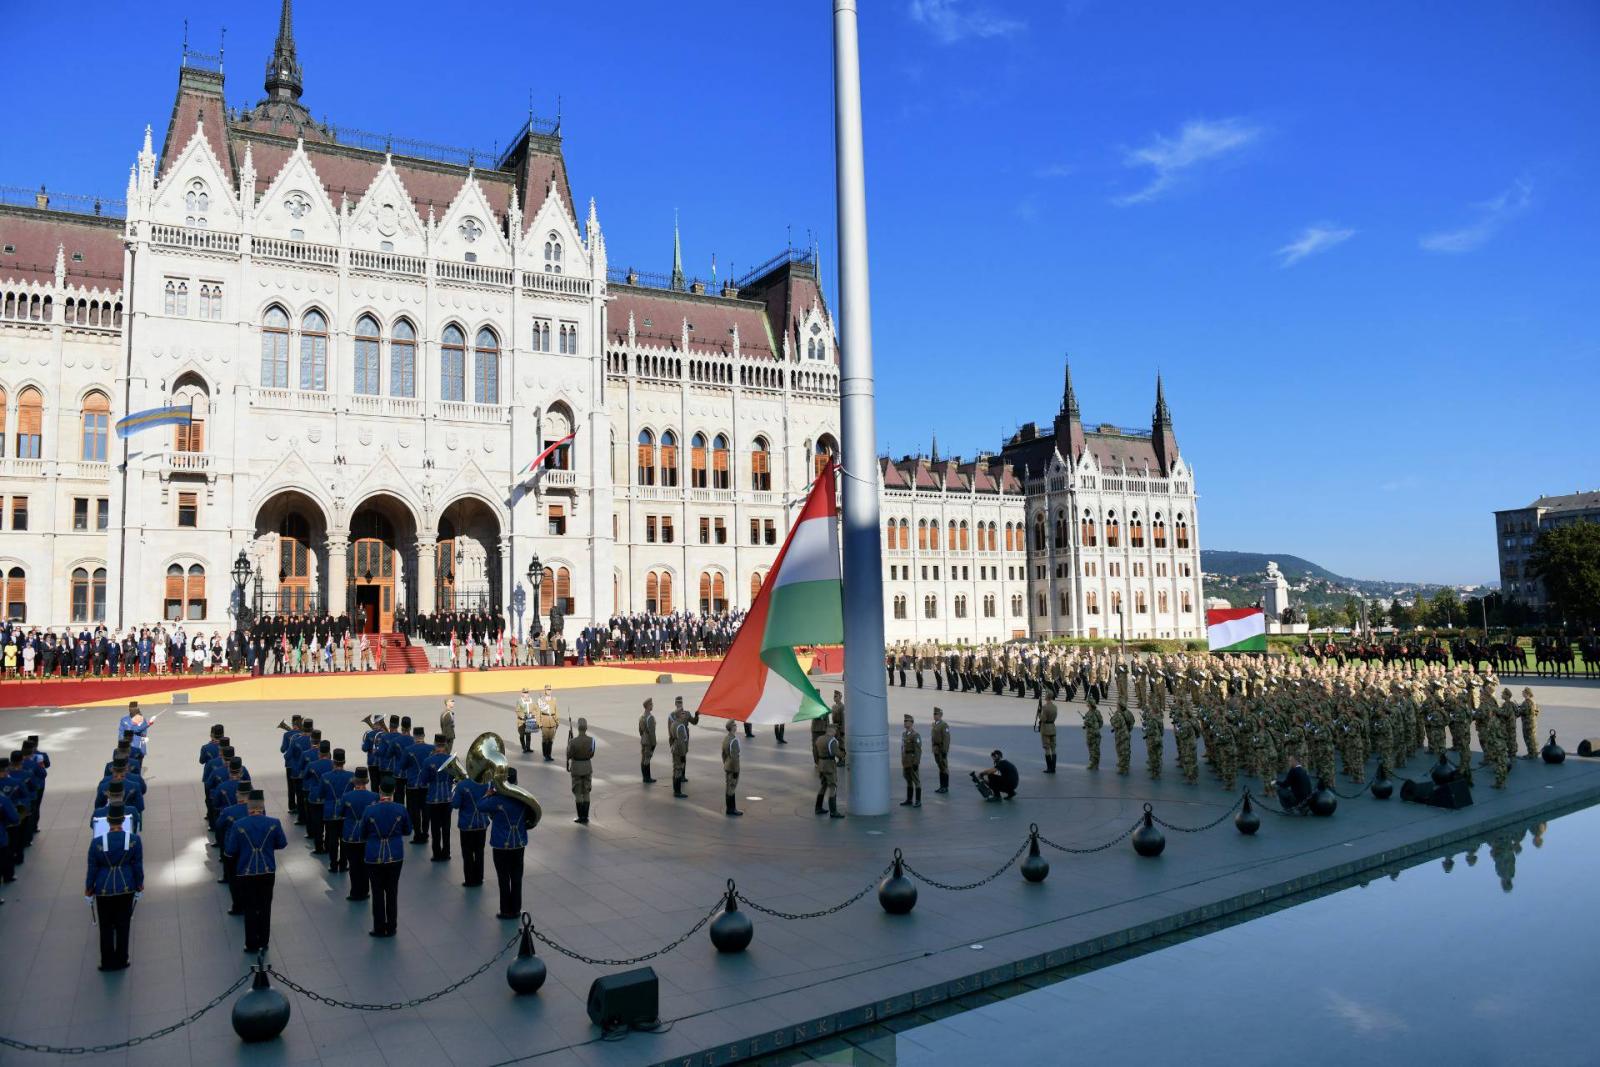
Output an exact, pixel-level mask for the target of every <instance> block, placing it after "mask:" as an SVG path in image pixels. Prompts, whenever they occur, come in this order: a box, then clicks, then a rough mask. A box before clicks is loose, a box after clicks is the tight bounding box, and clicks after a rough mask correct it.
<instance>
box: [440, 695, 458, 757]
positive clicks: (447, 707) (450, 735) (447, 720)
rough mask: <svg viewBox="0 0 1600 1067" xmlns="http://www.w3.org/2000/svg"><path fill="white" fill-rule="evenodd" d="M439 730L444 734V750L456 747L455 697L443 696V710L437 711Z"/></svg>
mask: <svg viewBox="0 0 1600 1067" xmlns="http://www.w3.org/2000/svg"><path fill="white" fill-rule="evenodd" d="M439 732H440V733H441V734H443V735H444V744H445V751H446V752H448V751H450V750H451V749H453V748H455V747H456V698H455V697H445V699H444V710H443V711H441V712H440V713H439Z"/></svg>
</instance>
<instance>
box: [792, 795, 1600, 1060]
mask: <svg viewBox="0 0 1600 1067" xmlns="http://www.w3.org/2000/svg"><path fill="white" fill-rule="evenodd" d="M1411 863H1412V864H1413V865H1411V866H1403V867H1401V868H1398V869H1394V870H1390V871H1378V872H1373V874H1372V877H1371V880H1370V881H1368V882H1366V883H1363V884H1357V885H1353V886H1350V887H1348V888H1344V889H1340V890H1337V891H1335V892H1332V893H1327V894H1325V895H1322V896H1318V897H1316V898H1314V899H1309V900H1303V901H1301V902H1298V903H1283V904H1279V905H1276V906H1274V907H1272V908H1269V909H1267V910H1266V911H1265V913H1262V914H1257V915H1256V916H1255V917H1253V918H1250V919H1248V920H1247V921H1243V922H1237V921H1236V920H1235V922H1236V924H1235V925H1229V926H1227V927H1226V928H1221V929H1212V930H1211V931H1210V932H1199V933H1190V934H1188V935H1186V936H1185V935H1179V936H1176V937H1173V938H1169V939H1166V940H1165V941H1163V942H1158V943H1156V945H1155V946H1149V947H1145V948H1142V949H1135V950H1129V951H1127V952H1124V953H1121V954H1112V955H1111V956H1109V957H1101V958H1100V959H1099V960H1097V961H1095V963H1093V964H1080V965H1076V966H1074V967H1070V968H1062V969H1061V970H1059V971H1055V972H1050V973H1048V974H1045V975H1040V976H1036V977H1032V978H1029V979H1027V980H1025V981H1024V982H1014V983H1011V984H1009V985H1007V986H1004V987H998V988H997V989H994V990H987V991H985V992H984V993H983V994H979V995H977V996H975V997H967V998H962V999H961V1000H960V1001H956V1002H951V1003H948V1004H942V1005H938V1006H936V1007H934V1008H930V1009H928V1010H926V1011H924V1012H921V1013H919V1014H916V1015H910V1016H904V1017H901V1018H897V1019H892V1020H889V1021H888V1022H887V1023H886V1024H884V1025H882V1026H875V1027H870V1028H867V1029H864V1030H859V1031H852V1032H850V1033H847V1034H843V1035H840V1036H839V1037H836V1038H833V1039H830V1040H827V1041H822V1042H816V1043H813V1044H811V1045H808V1046H803V1047H801V1048H798V1049H795V1050H792V1051H791V1052H790V1053H788V1054H786V1055H784V1056H781V1057H768V1058H766V1059H764V1060H762V1061H760V1062H761V1063H763V1064H769V1065H779V1064H796V1063H827V1064H883V1063H889V1064H950V1063H973V1064H976V1063H994V1062H999V1063H1005V1064H1013V1063H1014V1064H1024V1065H1031V1064H1049V1063H1065V1062H1077V1063H1083V1062H1088V1063H1095V1062H1106V1061H1110V1062H1142V1063H1156V1062H1163V1061H1178V1062H1181V1063H1183V1064H1184V1067H1196V1065H1201V1064H1230V1065H1238V1064H1266V1063H1273V1064H1276V1065H1279V1067H1289V1065H1294V1067H1300V1065H1306V1067H1312V1065H1318V1064H1328V1063H1345V1064H1375V1063H1397V1064H1398V1063H1428V1064H1441V1065H1447V1067H1457V1065H1463V1067H1464V1065H1469V1064H1508V1063H1514V1064H1517V1065H1518V1067H1529V1065H1534V1064H1563V1065H1564V1064H1596V1063H1600V1031H1597V1029H1596V1022H1597V1017H1600V908H1597V907H1596V902H1597V901H1600V808H1589V809H1586V810H1583V811H1579V812H1576V813H1573V814H1570V815H1564V816H1561V817H1560V818H1557V819H1554V820H1552V821H1550V822H1549V823H1535V824H1531V825H1524V826H1521V827H1512V828H1508V829H1506V830H1504V831H1501V832H1497V833H1495V834H1493V835H1490V836H1488V837H1486V838H1484V839H1482V840H1480V841H1478V842H1477V843H1476V844H1475V845H1474V846H1473V847H1471V848H1464V847H1457V848H1455V849H1454V850H1451V851H1450V852H1448V853H1441V854H1438V855H1435V856H1434V857H1433V858H1432V859H1428V860H1423V861H1411Z"/></svg>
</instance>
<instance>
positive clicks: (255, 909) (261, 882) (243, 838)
mask: <svg viewBox="0 0 1600 1067" xmlns="http://www.w3.org/2000/svg"><path fill="white" fill-rule="evenodd" d="M255 802H256V803H259V802H260V800H259V796H257V798H256V800H255ZM288 847H289V839H288V838H287V837H286V836H284V833H283V823H281V822H279V821H278V820H277V819H274V818H273V817H272V816H270V815H267V814H265V813H262V812H256V811H252V812H250V814H248V815H246V816H245V817H244V818H242V819H240V820H238V821H237V822H235V823H234V824H233V825H232V826H230V827H229V828H228V838H227V845H226V848H225V851H226V852H227V854H228V857H229V858H230V859H232V860H233V884H234V885H235V886H236V887H237V892H238V901H239V906H240V908H242V909H243V910H244V950H245V951H246V952H264V951H265V950H266V948H267V943H268V941H270V940H271V938H272V890H273V886H274V883H275V882H276V881H277V877H278V850H279V849H281V848H288Z"/></svg>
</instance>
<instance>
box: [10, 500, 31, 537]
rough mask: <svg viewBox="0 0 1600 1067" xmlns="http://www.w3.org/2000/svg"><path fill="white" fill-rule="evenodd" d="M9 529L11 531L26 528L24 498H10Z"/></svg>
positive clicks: (26, 519) (26, 502)
mask: <svg viewBox="0 0 1600 1067" xmlns="http://www.w3.org/2000/svg"><path fill="white" fill-rule="evenodd" d="M11 528H12V529H13V530H26V529H27V528H28V498H27V497H25V496H14V497H12V498H11Z"/></svg>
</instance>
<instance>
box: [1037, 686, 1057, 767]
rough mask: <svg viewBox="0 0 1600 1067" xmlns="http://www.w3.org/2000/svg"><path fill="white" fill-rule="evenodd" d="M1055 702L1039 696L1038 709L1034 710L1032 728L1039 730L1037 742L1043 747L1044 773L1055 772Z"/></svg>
mask: <svg viewBox="0 0 1600 1067" xmlns="http://www.w3.org/2000/svg"><path fill="white" fill-rule="evenodd" d="M1056 715H1057V712H1056V702H1055V701H1054V700H1051V699H1050V698H1049V697H1041V698H1040V700H1039V709H1038V711H1036V712H1034V716H1033V728H1034V729H1035V730H1037V731H1039V744H1040V745H1042V746H1043V747H1044V773H1046V774H1054V773H1056Z"/></svg>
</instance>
